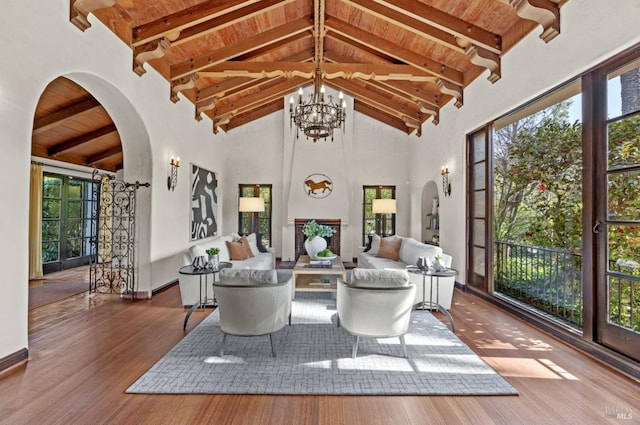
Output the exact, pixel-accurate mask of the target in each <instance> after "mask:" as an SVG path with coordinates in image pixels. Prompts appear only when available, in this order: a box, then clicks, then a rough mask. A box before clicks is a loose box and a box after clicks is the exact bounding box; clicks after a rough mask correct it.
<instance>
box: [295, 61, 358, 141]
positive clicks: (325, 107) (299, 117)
mask: <svg viewBox="0 0 640 425" xmlns="http://www.w3.org/2000/svg"><path fill="white" fill-rule="evenodd" d="M303 95H304V92H303V91H302V87H300V89H299V90H298V103H297V104H295V101H294V99H293V96H292V97H291V99H290V100H289V114H290V115H291V121H290V124H293V123H295V125H296V139H297V138H298V136H299V132H300V131H302V132H303V133H304V134H305V136H307V139H309V138H310V139H312V140H313V142H314V143H315V142H316V141H317V140H318V139H325V140H326V139H327V137H329V136H331V141H332V142H333V130H335V129H336V128H340V127H342V131H344V120H345V118H346V116H347V112H346V108H347V102H346V101H345V100H344V99H343V94H342V91H341V92H340V94H339V95H338V102H337V103H334V102H333V96H332V95H327V96H326V98H327V100H325V90H324V86H323V85H322V69H321V68H320V67H318V68H316V75H315V81H314V87H313V93H311V94H309V98H308V100H307V101H306V102H305V101H304V100H303Z"/></svg>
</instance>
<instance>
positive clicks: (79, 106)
mask: <svg viewBox="0 0 640 425" xmlns="http://www.w3.org/2000/svg"><path fill="white" fill-rule="evenodd" d="M98 109H103V110H104V108H102V105H100V102H98V101H97V100H96V99H94V98H93V97H92V98H90V99H87V100H84V101H82V102H79V103H76V104H75V105H71V106H69V107H68V108H64V109H62V110H60V111H57V112H54V113H52V114H49V115H45V116H44V117H41V118H38V119H37V120H35V121H34V123H33V135H36V134H40V133H42V132H44V131H47V130H49V129H50V128H53V127H55V126H58V125H62V124H64V122H65V121H69V120H71V119H73V118H74V117H76V116H77V115H80V114H85V113H87V112H91V111H94V110H98Z"/></svg>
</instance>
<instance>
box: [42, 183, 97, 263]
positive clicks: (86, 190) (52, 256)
mask: <svg viewBox="0 0 640 425" xmlns="http://www.w3.org/2000/svg"><path fill="white" fill-rule="evenodd" d="M92 185H93V183H92V182H91V181H88V180H82V179H79V178H74V177H69V176H62V175H58V174H50V173H45V175H44V180H43V191H42V263H43V266H42V269H43V272H44V273H51V272H55V271H59V270H64V269H69V268H72V267H78V266H81V265H85V264H88V263H89V256H90V255H91V245H90V239H91V234H90V232H91V220H92V211H93V208H95V207H96V202H95V200H93V199H92V197H93V193H94V191H93V190H92Z"/></svg>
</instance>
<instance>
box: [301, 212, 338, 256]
mask: <svg viewBox="0 0 640 425" xmlns="http://www.w3.org/2000/svg"><path fill="white" fill-rule="evenodd" d="M335 232H336V231H335V230H334V229H332V228H331V227H329V226H325V225H324V224H318V223H316V221H315V220H311V221H309V222H307V223H305V225H304V226H302V234H303V235H305V236H306V237H307V239H306V240H305V241H304V248H305V249H306V250H307V254H309V257H310V258H311V259H312V260H317V259H318V257H317V254H318V252H320V251H322V250H324V249H326V248H327V241H326V240H325V239H324V238H325V237H329V236H333V234H334V233H335Z"/></svg>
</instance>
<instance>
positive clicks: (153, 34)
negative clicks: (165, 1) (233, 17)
mask: <svg viewBox="0 0 640 425" xmlns="http://www.w3.org/2000/svg"><path fill="white" fill-rule="evenodd" d="M254 3H259V0H232V1H220V0H215V1H206V2H204V3H200V4H197V5H195V6H192V7H189V8H187V9H183V10H181V11H179V12H176V13H172V14H170V15H167V16H163V17H162V18H159V19H156V20H153V21H151V22H147V23H145V24H142V25H138V26H136V27H134V28H133V29H132V30H131V40H132V43H133V46H139V45H141V44H144V43H147V42H149V41H151V40H154V39H156V38H163V37H164V38H167V39H168V40H169V41H173V40H176V39H177V38H178V37H179V36H180V33H181V32H182V31H183V30H185V29H187V28H190V27H194V26H197V25H198V24H201V23H203V22H206V21H210V20H212V19H215V18H217V17H219V16H221V15H224V14H229V13H231V12H233V11H236V10H238V9H242V8H243V7H247V6H250V5H252V4H254ZM265 3H266V2H265Z"/></svg>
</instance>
